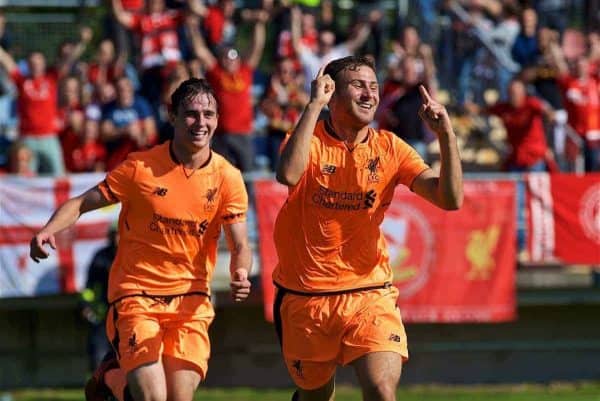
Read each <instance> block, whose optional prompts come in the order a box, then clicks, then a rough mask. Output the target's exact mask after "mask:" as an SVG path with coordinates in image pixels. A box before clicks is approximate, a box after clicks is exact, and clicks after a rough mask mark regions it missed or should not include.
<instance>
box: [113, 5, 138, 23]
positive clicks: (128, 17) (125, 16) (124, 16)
mask: <svg viewBox="0 0 600 401" xmlns="http://www.w3.org/2000/svg"><path fill="white" fill-rule="evenodd" d="M111 5H112V12H113V14H114V15H115V18H116V19H117V21H119V24H121V25H123V26H124V27H126V28H131V25H132V24H133V15H132V14H131V13H129V12H127V11H125V9H124V8H123V4H122V3H121V0H111Z"/></svg>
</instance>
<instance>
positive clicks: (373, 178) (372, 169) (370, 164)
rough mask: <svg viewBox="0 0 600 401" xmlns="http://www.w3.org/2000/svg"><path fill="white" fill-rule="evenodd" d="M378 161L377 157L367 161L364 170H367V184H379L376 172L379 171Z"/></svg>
mask: <svg viewBox="0 0 600 401" xmlns="http://www.w3.org/2000/svg"><path fill="white" fill-rule="evenodd" d="M379 160H380V159H379V156H377V157H375V158H373V159H369V160H368V161H367V167H366V169H367V170H369V177H368V179H367V182H368V183H369V184H372V183H375V182H379V175H378V174H377V170H379Z"/></svg>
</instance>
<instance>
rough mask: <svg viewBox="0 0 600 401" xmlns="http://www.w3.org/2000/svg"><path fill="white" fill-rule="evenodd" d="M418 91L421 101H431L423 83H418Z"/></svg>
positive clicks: (426, 102)
mask: <svg viewBox="0 0 600 401" xmlns="http://www.w3.org/2000/svg"><path fill="white" fill-rule="evenodd" d="M419 93H420V94H421V98H422V99H423V103H425V104H428V103H431V102H432V100H433V99H431V96H430V95H429V92H427V89H425V87H424V86H423V85H419Z"/></svg>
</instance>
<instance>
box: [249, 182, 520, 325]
mask: <svg viewBox="0 0 600 401" xmlns="http://www.w3.org/2000/svg"><path fill="white" fill-rule="evenodd" d="M255 188H256V205H257V217H258V229H259V238H260V241H259V243H260V249H259V250H260V257H261V269H262V270H261V271H262V284H263V292H264V301H265V316H266V318H267V320H270V321H272V319H273V313H272V306H273V301H274V289H273V284H272V281H271V274H272V272H273V269H274V267H275V265H276V264H277V254H276V251H275V246H274V244H273V238H272V236H273V235H272V233H273V225H274V222H275V218H276V216H277V213H278V211H279V208H280V207H281V205H282V204H283V203H284V202H285V199H286V197H287V189H286V188H285V187H283V186H282V185H279V184H277V183H275V182H271V181H261V182H257V183H256V187H255ZM464 192H465V202H464V205H463V207H462V208H461V210H459V211H456V212H445V211H443V210H440V209H438V208H437V207H435V206H433V205H431V204H430V203H428V202H426V201H425V200H423V199H421V198H419V197H418V196H416V195H415V194H413V193H411V192H410V191H408V190H406V189H404V188H398V189H397V190H396V193H395V195H394V201H393V202H392V205H391V206H390V208H389V209H388V211H387V213H386V218H385V220H384V222H383V224H382V230H383V232H384V235H385V237H386V240H387V243H388V247H389V253H390V263H391V265H392V268H393V270H394V277H395V284H396V286H397V287H398V288H399V290H400V299H399V305H400V307H401V310H402V315H403V318H404V320H405V321H407V322H500V321H508V320H512V319H514V318H515V317H516V300H515V261H516V255H515V213H516V211H515V185H514V183H513V182H500V181H497V182H489V181H488V182H467V183H465V188H464ZM290 235H294V233H290Z"/></svg>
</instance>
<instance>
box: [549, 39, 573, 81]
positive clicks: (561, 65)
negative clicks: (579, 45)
mask: <svg viewBox="0 0 600 401" xmlns="http://www.w3.org/2000/svg"><path fill="white" fill-rule="evenodd" d="M548 55H549V57H548V58H549V61H550V64H551V66H552V67H554V68H556V69H557V70H558V72H559V74H560V75H567V74H568V73H569V65H568V64H567V60H566V59H565V55H564V53H563V51H562V49H561V48H560V45H559V44H558V43H556V42H551V43H550V44H549V45H548Z"/></svg>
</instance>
